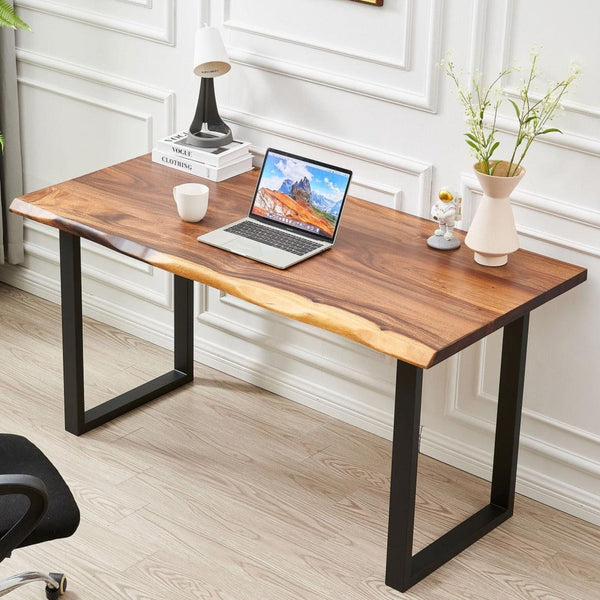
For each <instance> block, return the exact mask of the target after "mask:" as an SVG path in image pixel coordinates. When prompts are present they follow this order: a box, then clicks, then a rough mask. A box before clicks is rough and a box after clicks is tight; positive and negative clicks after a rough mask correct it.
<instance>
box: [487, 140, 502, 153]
mask: <svg viewBox="0 0 600 600" xmlns="http://www.w3.org/2000/svg"><path fill="white" fill-rule="evenodd" d="M499 145H500V142H496V143H495V144H494V145H493V146H492V148H491V150H490V154H489V155H490V156H492V154H494V150H496V148H497V147H498V146H499Z"/></svg>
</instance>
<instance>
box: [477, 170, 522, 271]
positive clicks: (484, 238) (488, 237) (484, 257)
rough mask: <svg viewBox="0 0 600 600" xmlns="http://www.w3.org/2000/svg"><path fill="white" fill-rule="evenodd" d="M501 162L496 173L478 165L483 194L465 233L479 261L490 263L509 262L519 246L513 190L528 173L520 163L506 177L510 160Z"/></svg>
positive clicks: (497, 265)
mask: <svg viewBox="0 0 600 600" xmlns="http://www.w3.org/2000/svg"><path fill="white" fill-rule="evenodd" d="M499 163H500V164H499V165H498V167H497V168H496V170H495V173H498V174H495V175H485V174H484V173H481V172H479V171H478V170H477V166H478V165H475V175H476V176H477V179H478V180H479V183H480V184H481V188H482V189H483V198H482V199H481V202H480V204H479V207H478V208H477V212H476V213H475V218H474V219H473V222H472V223H471V226H470V227H469V231H468V233H467V235H466V237H465V244H466V245H467V246H468V247H469V248H470V249H471V250H473V252H475V262H477V263H479V264H480V265H484V266H486V267H501V266H502V265H505V264H506V263H507V262H508V255H509V254H511V253H512V252H515V251H517V250H518V249H519V238H518V237H517V230H516V228H515V220H514V218H513V213H512V207H511V205H510V194H511V193H512V191H513V190H514V189H515V187H516V186H517V184H518V183H519V181H521V179H522V178H523V175H525V169H524V168H523V167H520V168H519V172H518V174H517V175H515V176H513V177H503V176H502V174H503V173H506V169H507V167H508V163H507V162H505V161H499ZM493 164H495V163H493Z"/></svg>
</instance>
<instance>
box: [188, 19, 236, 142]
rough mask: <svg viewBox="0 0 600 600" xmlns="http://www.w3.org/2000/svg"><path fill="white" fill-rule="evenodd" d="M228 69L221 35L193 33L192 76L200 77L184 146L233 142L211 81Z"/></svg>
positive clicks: (210, 31)
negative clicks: (195, 102)
mask: <svg viewBox="0 0 600 600" xmlns="http://www.w3.org/2000/svg"><path fill="white" fill-rule="evenodd" d="M229 69H231V64H230V63H229V57H228V56H227V52H226V51H225V45H224V44H223V40H222V39H221V34H220V33H219V31H218V30H217V29H215V28H214V27H201V28H200V29H198V31H197V32H196V47H195V52H194V73H195V74H196V75H198V77H201V78H202V80H201V82H200V94H199V95H198V105H197V106H196V114H195V115H194V120H193V121H192V124H191V125H190V130H189V132H188V135H187V143H188V144H190V145H192V146H199V147H200V148H215V147H218V146H225V145H226V144H229V143H231V142H232V141H233V136H232V135H231V129H229V127H228V126H227V125H226V124H225V123H224V122H223V120H222V119H221V117H220V116H219V111H218V110H217V101H216V99H215V85H214V81H213V78H215V77H219V76H220V75H225V73H227V72H229Z"/></svg>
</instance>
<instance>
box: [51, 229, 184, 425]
mask: <svg viewBox="0 0 600 600" xmlns="http://www.w3.org/2000/svg"><path fill="white" fill-rule="evenodd" d="M174 277H175V280H174V294H173V295H174V299H173V305H174V306H173V312H174V325H175V331H174V365H173V370H172V371H168V372H167V373H165V374H164V375H160V376H159V377H156V378H155V379H152V380H151V381H148V382H146V383H143V384H142V385H140V386H138V387H136V388H134V389H132V390H129V391H128V392H125V393H124V394H121V395H119V396H116V397H115V398H112V399H111V400H107V401H106V402H104V403H102V404H100V405H98V406H95V407H93V408H91V409H89V410H86V409H85V393H84V385H83V323H82V309H81V240H80V238H79V236H76V235H73V234H70V233H67V232H65V231H60V281H61V290H60V291H61V300H62V331H63V381H64V400H65V429H66V430H67V431H68V432H70V433H73V434H75V435H81V434H82V433H85V432H86V431H90V430H91V429H94V428H95V427H98V426H99V425H103V424H104V423H107V422H108V421H110V420H112V419H114V418H115V417H118V416H120V415H123V414H125V413H126V412H128V411H130V410H131V409H133V408H136V407H137V406H140V405H141V404H144V403H146V402H148V401H150V400H153V399H155V398H158V397H159V396H161V395H163V394H166V393H167V392H170V391H171V390H174V389H175V388H178V387H180V386H182V385H184V384H186V383H188V382H190V381H192V379H193V378H194V307H193V301H194V282H193V281H191V280H189V279H185V278H184V277H179V276H177V275H175V276H174Z"/></svg>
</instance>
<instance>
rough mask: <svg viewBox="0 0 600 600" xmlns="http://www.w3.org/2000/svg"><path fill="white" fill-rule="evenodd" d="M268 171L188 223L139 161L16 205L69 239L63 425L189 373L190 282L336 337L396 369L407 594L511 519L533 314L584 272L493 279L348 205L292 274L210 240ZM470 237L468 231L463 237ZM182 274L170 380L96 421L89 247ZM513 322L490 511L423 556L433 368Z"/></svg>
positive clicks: (395, 571)
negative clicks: (89, 384) (424, 428)
mask: <svg viewBox="0 0 600 600" xmlns="http://www.w3.org/2000/svg"><path fill="white" fill-rule="evenodd" d="M256 176H257V173H256V171H254V172H250V173H246V174H244V175H240V176H239V177H236V178H234V179H230V180H228V181H224V182H222V183H212V182H206V183H207V184H208V185H209V187H210V205H209V211H208V214H207V216H206V217H205V219H204V220H203V221H202V222H201V223H197V224H191V223H185V222H183V221H181V220H180V219H179V217H178V215H177V212H176V209H175V205H174V202H173V199H172V191H171V190H172V188H173V186H174V185H177V184H179V183H183V182H185V181H189V180H190V178H192V177H191V176H189V175H186V174H183V173H179V172H177V171H174V170H171V169H168V168H165V167H162V166H160V165H157V164H155V163H152V162H151V160H150V158H149V156H143V157H140V158H137V159H134V160H131V161H127V162H124V163H122V164H119V165H115V166H113V167H109V168H107V169H102V170H100V171H97V172H95V173H91V174H89V175H85V176H83V177H79V178H77V179H74V180H72V181H67V182H65V183H61V184H58V185H55V186H51V187H49V188H46V189H44V190H40V191H37V192H34V193H31V194H28V195H26V196H23V197H21V198H16V199H15V200H14V201H13V203H12V205H11V210H12V211H13V212H15V213H17V214H20V215H23V216H25V217H28V218H30V219H34V220H36V221H39V222H41V223H45V224H47V225H51V226H53V227H57V228H58V229H59V230H60V248H61V297H62V314H63V364H64V380H65V427H66V429H67V430H68V431H70V432H71V433H74V434H76V435H80V434H82V433H84V432H85V431H89V430H90V429H92V428H94V427H97V426H98V425H100V424H102V423H106V422H107V421H109V420H111V419H112V418H114V417H116V416H119V415H121V414H123V413H125V412H126V411H128V410H130V409H131V408H133V407H136V406H139V405H140V404H143V403H144V402H147V401H148V400H151V399H153V398H156V397H158V396H160V395H161V394H163V393H166V392H167V391H170V390H172V389H174V388H176V387H178V386H180V385H183V384H185V383H187V382H189V381H191V380H192V378H193V309H192V304H193V281H199V282H201V283H204V284H207V285H210V286H212V287H215V288H218V289H220V290H223V291H225V292H227V293H229V294H232V295H234V296H237V297H239V298H242V299H244V300H247V301H249V302H252V303H254V304H257V305H259V306H263V307H265V308H267V309H269V310H272V311H275V312H277V313H280V314H282V315H286V316H288V317H290V318H292V319H296V320H298V321H303V322H305V323H310V324H312V325H316V326H317V327H321V328H323V329H327V330H329V331H333V332H335V333H338V334H340V335H343V336H345V337H348V338H350V339H353V340H355V341H357V342H360V343H362V344H364V345H366V346H369V347H371V348H374V349H375V350H378V351H380V352H383V353H385V354H389V355H391V356H393V357H395V358H397V359H398V362H397V377H396V403H395V414H394V439H393V450H392V477H391V495H390V512H389V528H388V551H387V571H386V583H387V584H388V585H389V586H391V587H393V588H395V589H398V590H401V591H404V590H406V589H408V588H409V587H410V586H411V585H413V584H414V583H416V582H417V581H419V580H420V579H422V578H423V577H425V576H426V575H428V574H429V573H431V572H432V571H433V570H435V569H436V568H437V567H439V566H440V565H442V564H443V563H445V562H446V561H448V560H449V559H450V558H452V557H453V556H455V555H456V554H458V553H459V552H461V551H462V550H463V549H464V548H466V547H468V546H469V545H470V544H472V543H473V542H474V541H476V540H477V539H479V538H480V537H482V536H483V535H485V534H486V533H487V532H488V531H490V530H491V529H493V528H494V527H496V526H497V525H499V524H500V523H501V522H503V521H504V520H506V519H507V518H509V517H510V516H511V514H512V511H513V504H514V493H515V481H516V465H517V451H518V441H519V428H520V418H521V404H522V396H523V382H524V375H525V354H526V347H527V330H528V321H529V313H530V312H531V310H533V309H534V308H536V307H538V306H540V305H542V304H544V303H545V302H547V301H548V300H551V299H552V298H555V297H556V296H558V295H560V294H562V293H564V292H566V291H567V290H569V289H571V288H572V287H575V286H576V285H578V284H580V283H582V282H583V281H585V279H586V276H587V272H586V270H585V269H582V268H580V267H576V266H573V265H570V264H567V263H563V262H560V261H557V260H553V259H550V258H546V257H544V256H540V255H538V254H534V253H531V252H527V251H524V250H519V251H518V252H517V253H516V254H514V255H512V256H511V257H510V260H509V263H508V265H507V266H505V267H500V268H495V269H494V268H486V267H482V266H479V265H477V264H476V263H475V262H474V261H473V257H472V253H471V251H469V250H468V249H467V248H465V247H464V246H463V247H461V248H460V249H459V250H456V251H452V252H439V251H435V250H431V249H430V248H428V247H427V246H426V244H425V240H426V238H427V237H428V236H429V235H430V234H431V231H432V228H433V223H431V222H429V221H425V220H423V219H419V218H417V217H413V216H410V215H406V214H404V213H400V212H396V211H393V210H390V209H386V208H382V207H380V206H377V205H374V204H371V203H368V202H365V201H363V200H359V199H356V198H349V200H348V203H347V206H346V210H345V213H344V216H343V218H342V223H341V226H340V233H339V236H338V239H337V242H336V245H335V247H334V248H333V249H332V250H330V251H328V252H325V253H324V254H321V255H318V256H316V257H314V258H311V259H310V260H308V261H306V262H304V263H301V264H298V265H296V266H294V267H292V268H290V269H289V270H287V271H279V270H277V269H274V268H271V267H268V266H266V265H262V264H259V263H256V262H253V261H251V260H249V259H246V258H242V257H240V256H237V255H234V254H230V253H227V252H224V251H223V250H219V249H217V248H212V247H210V246H206V245H204V244H199V243H198V242H197V241H196V237H197V236H198V235H200V234H202V233H205V232H206V231H209V230H212V229H214V228H216V227H220V226H221V225H225V224H226V223H228V222H231V221H234V220H236V219H238V218H240V217H242V216H245V214H247V211H248V208H249V204H250V200H251V197H252V193H253V190H254V186H255V183H256ZM460 235H461V234H460V233H459V236H460ZM82 237H83V238H86V239H89V240H92V241H95V242H97V243H99V244H102V245H103V246H107V247H109V248H112V249H114V250H116V251H118V252H121V253H123V254H126V255H128V256H132V257H134V258H137V259H139V260H142V261H144V262H146V263H149V264H151V265H154V266H156V267H159V268H161V269H164V270H166V271H169V272H171V273H173V274H174V275H175V286H174V306H175V309H174V323H175V335H174V338H175V340H174V346H175V352H174V369H173V370H172V371H169V372H168V373H166V374H164V375H162V376H160V377H158V378H156V379H154V380H153V381H150V382H148V383H146V384H143V385H141V386H139V387H138V388H135V389H133V390H131V391H129V392H127V393H125V394H123V395H121V396H118V397H117V398H113V399H112V400H109V401H107V402H105V403H104V404H102V405H100V406H99V407H95V408H93V409H90V410H85V403H84V387H83V341H82V324H81V261H80V238H82ZM500 327H504V337H503V346H502V363H501V374H500V388H499V398H498V416H497V424H496V442H495V450H494V466H493V475H492V485H491V496H490V503H489V505H488V506H486V507H485V508H483V509H482V510H480V511H478V512H477V513H475V514H474V515H473V516H471V517H470V518H468V519H467V520H466V521H464V522H463V523H461V524H460V525H458V526H456V527H455V528H454V529H453V530H451V531H450V532H448V533H447V534H445V535H443V536H442V537H441V538H439V539H438V540H437V541H435V542H433V543H432V544H430V545H429V546H428V547H426V548H424V549H423V550H421V551H420V552H419V553H417V554H416V555H415V556H412V542H413V524H414V510H415V495H416V477H417V457H418V435H419V424H420V412H421V387H422V375H423V369H426V368H428V367H431V366H432V365H434V364H436V363H438V362H440V361H442V360H444V359H445V358H447V357H449V356H451V355H453V354H455V353H456V352H458V351H459V350H462V349H463V348H466V347H467V346H469V345H471V344H472V343H474V342H476V341H478V340H480V339H481V338H483V337H485V336H486V335H488V334H490V333H491V332H493V331H495V330H496V329H499V328H500Z"/></svg>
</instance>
